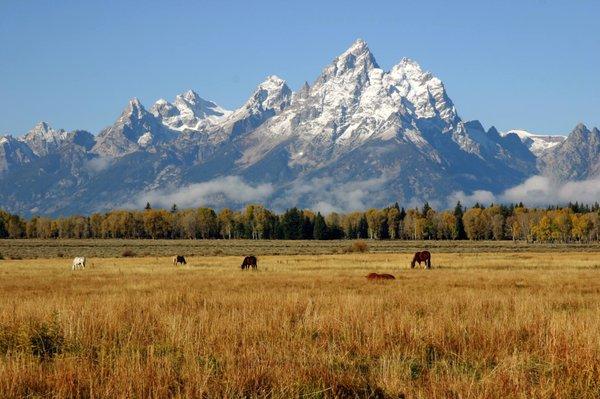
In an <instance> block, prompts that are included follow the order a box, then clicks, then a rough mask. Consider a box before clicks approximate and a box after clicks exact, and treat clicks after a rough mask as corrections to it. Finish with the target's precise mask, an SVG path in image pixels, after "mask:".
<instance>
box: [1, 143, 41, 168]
mask: <svg viewBox="0 0 600 399" xmlns="http://www.w3.org/2000/svg"><path fill="white" fill-rule="evenodd" d="M35 158H36V156H35V154H34V153H33V151H32V150H31V148H29V146H28V145H27V144H26V143H24V142H22V141H21V140H18V139H16V138H14V137H13V136H11V135H6V136H0V173H3V172H6V171H8V170H10V169H12V168H13V167H16V166H21V165H24V164H27V163H29V162H31V161H32V160H34V159H35Z"/></svg>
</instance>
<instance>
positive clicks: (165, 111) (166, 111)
mask: <svg viewBox="0 0 600 399" xmlns="http://www.w3.org/2000/svg"><path fill="white" fill-rule="evenodd" d="M150 112H151V113H152V114H153V115H154V116H156V117H159V118H170V117H172V116H176V115H178V114H179V110H178V109H177V108H176V107H175V106H174V105H173V104H171V103H170V102H168V101H167V100H165V99H164V98H161V99H160V100H158V101H157V102H156V103H154V105H153V106H152V107H151V108H150Z"/></svg>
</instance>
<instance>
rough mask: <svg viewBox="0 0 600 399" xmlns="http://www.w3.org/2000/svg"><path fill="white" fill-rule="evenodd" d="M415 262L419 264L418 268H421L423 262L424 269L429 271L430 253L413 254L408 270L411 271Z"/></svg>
mask: <svg viewBox="0 0 600 399" xmlns="http://www.w3.org/2000/svg"><path fill="white" fill-rule="evenodd" d="M417 262H418V263H419V266H421V262H425V268H426V269H431V253H429V251H422V252H417V253H415V256H414V257H413V260H412V262H410V268H411V269H413V268H414V267H415V263H417Z"/></svg>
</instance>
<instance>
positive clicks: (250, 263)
mask: <svg viewBox="0 0 600 399" xmlns="http://www.w3.org/2000/svg"><path fill="white" fill-rule="evenodd" d="M241 267H242V270H245V269H250V268H253V269H256V268H257V267H258V261H257V260H256V256H252V255H250V256H246V257H245V258H244V261H243V262H242V266H241Z"/></svg>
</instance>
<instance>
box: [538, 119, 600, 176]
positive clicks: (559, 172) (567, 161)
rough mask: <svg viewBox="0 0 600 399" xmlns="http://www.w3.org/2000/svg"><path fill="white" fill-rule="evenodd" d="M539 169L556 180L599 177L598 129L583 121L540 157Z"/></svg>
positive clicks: (599, 138) (599, 150)
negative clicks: (586, 124)
mask: <svg viewBox="0 0 600 399" xmlns="http://www.w3.org/2000/svg"><path fill="white" fill-rule="evenodd" d="M540 164H541V166H540V169H541V170H542V171H543V172H544V174H546V175H549V176H552V177H554V178H556V179H558V180H583V179H589V178H597V177H600V131H599V130H598V129H597V128H592V129H591V130H590V129H588V127H587V126H585V125H584V124H583V123H580V124H578V125H577V126H575V128H574V129H573V131H571V134H569V136H568V137H567V138H566V139H565V140H564V141H563V142H561V143H560V144H558V145H556V146H554V147H553V148H552V149H550V150H549V151H547V152H546V153H544V154H543V155H542V156H541V157H540Z"/></svg>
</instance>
